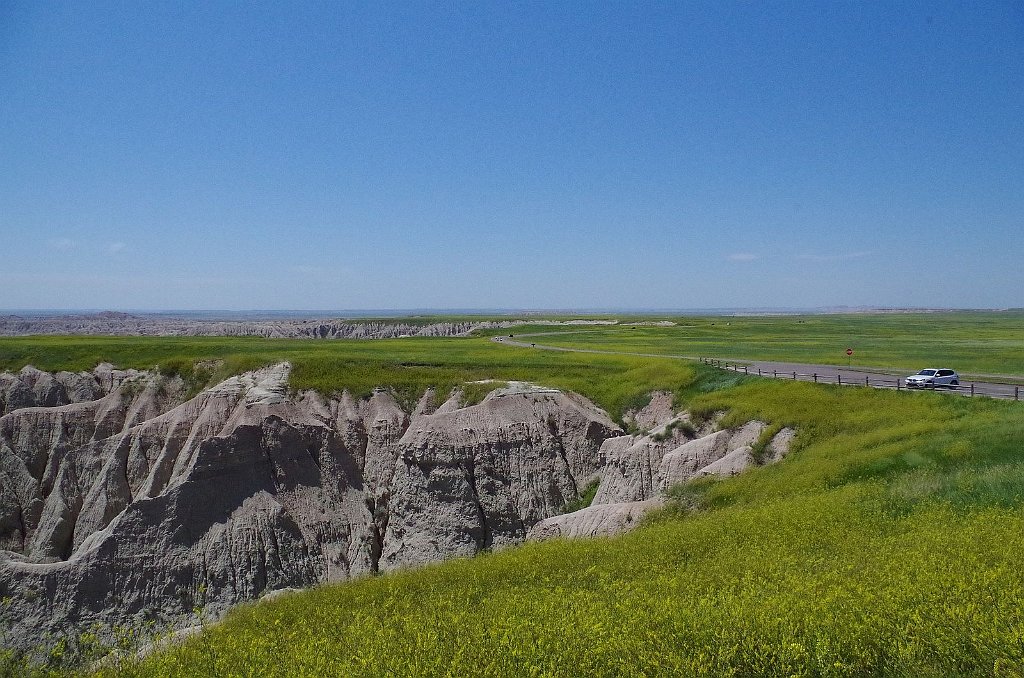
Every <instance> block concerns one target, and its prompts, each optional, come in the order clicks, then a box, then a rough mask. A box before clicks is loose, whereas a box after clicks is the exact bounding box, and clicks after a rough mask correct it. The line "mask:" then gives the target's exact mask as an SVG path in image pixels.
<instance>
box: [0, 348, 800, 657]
mask: <svg viewBox="0 0 1024 678" xmlns="http://www.w3.org/2000/svg"><path fill="white" fill-rule="evenodd" d="M289 371H290V367H289V365H288V364H279V365H275V366H272V367H268V368H264V369H262V370H258V371H255V372H251V373H247V374H243V375H239V376H236V377H232V378H230V379H227V380H225V381H224V382H222V383H220V384H218V385H217V386H215V387H213V388H210V389H208V390H206V391H203V392H202V393H199V394H198V395H196V396H194V397H190V398H187V399H186V390H185V388H186V387H185V384H184V383H182V382H181V380H180V379H177V378H165V377H161V376H159V375H155V374H151V373H147V372H136V371H120V370H114V369H113V368H112V367H110V366H109V365H101V366H100V367H98V368H97V369H96V370H94V371H93V372H88V373H79V374H70V373H59V374H56V375H51V374H46V373H42V372H39V371H38V370H33V369H31V368H25V369H23V370H22V371H21V372H19V373H18V374H16V375H11V374H6V375H2V376H0V385H2V387H3V389H4V390H3V393H4V394H5V395H4V401H3V402H4V403H5V407H6V410H5V412H6V414H4V415H3V416H2V417H0V549H3V550H0V598H5V599H7V601H8V602H9V604H7V605H6V606H5V607H3V608H0V623H2V624H3V625H4V628H5V629H6V638H5V642H7V643H20V644H32V643H35V642H37V641H38V640H39V639H40V638H41V637H42V636H43V634H46V633H52V634H57V635H59V634H60V633H63V632H67V631H71V632H74V631H75V630H80V629H83V628H86V627H89V626H91V625H92V624H94V623H98V624H100V625H101V626H107V627H109V626H112V625H115V624H118V625H132V624H135V623H139V622H142V621H149V620H153V621H156V622H157V623H158V625H165V624H170V625H178V626H185V625H189V624H191V623H194V616H193V615H194V613H195V610H196V609H197V608H200V609H201V610H202V613H203V615H204V616H206V617H207V618H210V617H216V616H218V615H219V614H220V613H221V612H222V611H224V610H226V609H227V608H228V607H230V606H232V605H234V604H237V603H239V602H243V601H248V600H254V599H257V598H260V597H262V596H264V595H266V594H267V593H269V592H272V591H276V590H282V589H291V588H305V587H309V586H312V585H315V584H318V583H322V582H331V581H341V580H345V579H348V578H351V577H354V576H358V575H362V574H368V573H374V572H379V571H387V570H391V569H395V568H401V567H407V566H414V565H418V564H422V563H427V562H433V561H438V560H442V559H445V558H451V557H458V556H471V555H474V554H476V553H479V552H480V551H482V550H485V549H491V548H502V547H505V546H509V545H513V544H518V543H521V542H523V541H524V540H525V539H527V538H528V536H530V537H533V538H547V537H552V536H592V535H599V534H611V533H614V532H617V531H621V530H623V529H628V528H629V527H631V526H633V525H635V524H636V523H637V522H638V521H639V519H640V517H641V516H642V515H643V513H644V512H645V511H646V510H648V509H649V508H651V507H652V506H656V505H658V504H659V503H660V502H661V501H662V500H663V496H664V491H665V490H666V488H668V487H669V486H671V485H672V484H674V483H676V482H681V481H683V480H686V479H687V478H690V477H692V476H694V475H699V474H703V473H720V474H731V473H736V472H739V471H740V470H742V468H744V467H745V466H746V465H749V464H752V463H762V462H765V461H768V460H772V459H775V458H778V457H779V456H781V454H783V453H784V452H785V449H788V441H789V440H790V439H791V437H792V432H790V431H786V430H783V431H782V432H780V433H779V434H778V435H776V436H775V437H774V438H773V440H772V441H771V443H770V444H769V445H767V446H762V447H764V449H761V450H760V451H759V452H758V455H757V456H758V459H756V460H755V459H754V456H755V455H754V453H753V450H754V445H755V444H756V443H757V442H758V441H759V439H760V438H761V437H762V436H763V435H764V431H765V427H766V425H765V424H763V423H760V422H751V423H749V424H747V425H746V426H743V427H740V428H738V429H735V430H723V431H715V430H714V428H715V422H714V421H709V422H705V423H704V424H702V425H701V426H695V425H694V424H693V423H692V422H690V420H689V415H687V414H686V413H682V414H679V415H677V414H674V413H673V412H672V409H671V399H670V398H668V397H667V396H665V395H663V394H662V395H656V396H655V398H653V399H652V401H651V405H649V406H648V407H647V408H645V410H642V411H640V412H637V413H635V415H634V419H633V420H634V421H635V422H641V423H643V424H644V425H649V426H652V427H654V428H652V429H651V430H649V431H648V432H647V433H643V434H637V435H629V436H627V435H624V434H623V432H622V430H621V429H620V428H619V427H618V426H616V425H615V423H613V422H612V421H611V420H610V419H609V417H608V416H607V414H606V413H604V412H603V411H602V410H601V409H599V408H598V407H596V406H595V405H594V404H593V403H591V402H590V401H588V400H586V399H585V398H582V397H580V396H578V395H575V394H571V393H564V392H561V391H557V390H554V389H547V388H542V387H538V386H535V385H531V384H526V383H519V382H510V383H508V384H507V385H505V386H503V387H502V388H500V389H498V390H495V391H493V392H492V393H490V394H489V395H488V396H487V397H486V398H485V399H484V400H483V402H481V403H479V404H476V405H472V406H468V407H466V406H463V404H462V402H461V395H460V394H459V393H455V394H452V395H451V396H450V397H449V398H448V399H447V400H445V401H444V402H442V403H438V400H440V399H439V398H437V394H435V393H433V391H427V392H426V393H425V394H424V395H423V397H422V398H421V400H420V402H419V403H418V404H417V406H416V407H415V408H414V409H413V411H412V412H406V411H404V410H403V409H402V408H401V407H400V406H399V404H398V403H397V402H396V401H395V399H394V398H392V396H391V395H390V394H389V393H388V392H387V391H384V390H378V391H376V392H374V393H373V395H372V396H371V397H370V398H367V399H361V400H356V399H353V398H352V397H350V396H349V395H347V394H343V395H342V396H340V397H336V398H330V399H325V398H323V397H321V396H320V395H318V394H316V393H312V392H302V393H294V392H291V391H289V389H288V386H287V383H288V375H289ZM11 394H13V395H11ZM594 480H600V486H599V490H598V492H597V496H596V498H595V500H594V504H593V505H592V506H591V507H590V508H587V509H583V510H581V511H577V512H574V513H570V514H566V515H559V514H560V513H561V511H562V510H563V507H564V506H565V505H566V504H567V502H569V501H570V500H574V499H576V498H578V496H579V495H580V493H581V492H582V490H583V488H585V487H586V486H587V485H588V484H590V483H592V482H593V481H594Z"/></svg>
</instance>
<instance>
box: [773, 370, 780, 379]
mask: <svg viewBox="0 0 1024 678" xmlns="http://www.w3.org/2000/svg"><path fill="white" fill-rule="evenodd" d="M778 376H779V373H778V372H776V371H775V370H772V379H775V378H776V377H778Z"/></svg>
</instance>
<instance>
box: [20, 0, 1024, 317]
mask: <svg viewBox="0 0 1024 678" xmlns="http://www.w3.org/2000/svg"><path fill="white" fill-rule="evenodd" d="M185 5H189V6H185ZM0 123H2V124H0V243H2V246H0V251H2V253H3V256H2V260H0V308H109V309H126V308H127V309H138V308H151V309H166V308H175V309H183V308H195V309H252V308H303V309H341V308H350V309H359V308H378V309H379V308H425V307H432V308H443V307H461V308H467V307H489V308H494V307H503V308H583V307H588V308H594V307H603V308H609V307H645V308H651V307H661V308H695V307H726V306H732V307H736V306H742V307H756V306H772V307H779V306H795V307H809V306H831V305H840V304H847V305H882V306H885V305H889V306H955V307H1005V306H1024V4H1022V3H1021V2H1019V0H1014V1H1008V2H984V3H959V2H958V3H941V2H921V3H896V2H885V3H881V2H877V3H876V2H817V1H814V2H806V3H789V2H764V3H762V2H742V3H739V2H737V3H730V2H717V1H714V2H712V1H709V2H705V3H699V2H667V3H636V2H622V3H576V4H570V3H560V2H531V3H526V2H523V3H519V2H517V3H507V4H502V3H490V2H485V3H440V4H436V5H432V4H422V3H415V2H398V3H393V4H392V3H381V2H371V3H365V4H362V3H354V2H322V3H305V2H287V3H261V2H235V3H226V2H197V3H191V4H190V3H155V2H153V3H150V2H128V3H124V2H116V3H105V2H102V1H92V2H87V3H79V2H61V3H50V2H45V1H43V0H27V1H24V2H23V1H22V0H0Z"/></svg>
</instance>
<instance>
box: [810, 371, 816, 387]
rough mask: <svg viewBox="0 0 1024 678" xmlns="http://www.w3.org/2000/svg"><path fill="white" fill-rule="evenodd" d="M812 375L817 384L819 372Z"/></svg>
mask: <svg viewBox="0 0 1024 678" xmlns="http://www.w3.org/2000/svg"><path fill="white" fill-rule="evenodd" d="M811 376H812V377H814V383H815V384H817V383H818V373H817V372H815V373H814V374H812V375H811Z"/></svg>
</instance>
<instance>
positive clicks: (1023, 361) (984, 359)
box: [516, 311, 1024, 377]
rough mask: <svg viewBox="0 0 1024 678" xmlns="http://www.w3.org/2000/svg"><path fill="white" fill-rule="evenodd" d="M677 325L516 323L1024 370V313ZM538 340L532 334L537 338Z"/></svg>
mask: <svg viewBox="0 0 1024 678" xmlns="http://www.w3.org/2000/svg"><path fill="white" fill-rule="evenodd" d="M673 320H675V321H676V322H677V323H678V324H677V325H676V326H674V327H644V326H639V327H633V326H629V325H624V324H623V325H618V326H609V327H605V326H601V327H589V328H571V329H570V328H565V329H561V328H551V327H543V326H533V327H529V328H527V327H521V328H516V334H518V335H522V334H529V333H532V332H558V334H545V335H544V336H538V337H536V338H535V340H536V341H537V342H538V343H543V344H545V345H551V346H564V347H576V348H588V349H600V350H608V351H632V352H638V353H656V354H668V355H685V356H695V357H698V356H704V357H714V358H729V359H733V358H736V359H749V360H778V361H793V362H804V363H821V364H835V365H845V364H846V363H847V357H846V349H847V348H853V349H854V355H853V359H852V363H853V364H854V365H861V366H865V367H879V368H888V367H891V368H898V369H902V370H912V371H916V370H918V369H920V368H922V367H945V366H949V367H952V368H954V369H956V370H958V371H959V372H961V373H962V374H968V375H986V374H989V375H1011V376H1018V377H1020V376H1024V313H1021V312H1002V313H996V312H981V311H978V312H957V313H907V314H903V313H891V314H877V315H872V314H859V315H812V316H770V317H701V318H673ZM531 341H532V339H531Z"/></svg>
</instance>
